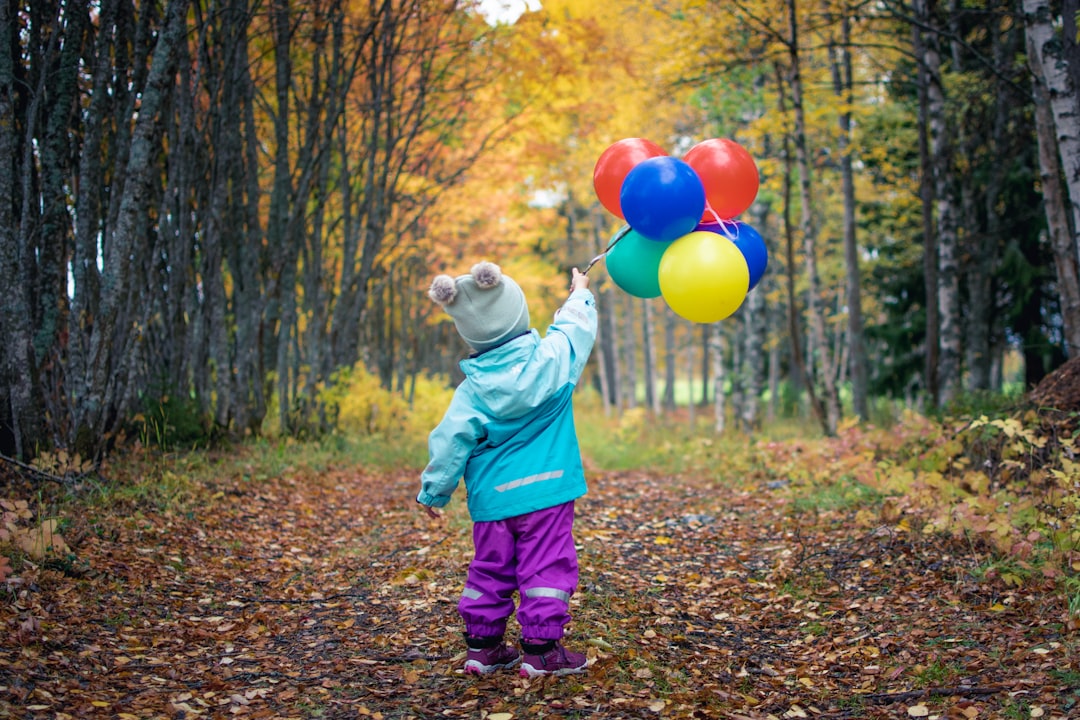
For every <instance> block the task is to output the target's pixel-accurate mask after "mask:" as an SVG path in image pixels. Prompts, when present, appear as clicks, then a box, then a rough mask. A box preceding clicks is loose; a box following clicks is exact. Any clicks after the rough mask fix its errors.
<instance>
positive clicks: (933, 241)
mask: <svg viewBox="0 0 1080 720" xmlns="http://www.w3.org/2000/svg"><path fill="white" fill-rule="evenodd" d="M912 12H913V13H914V15H915V22H914V23H912V29H911V37H912V47H913V52H914V55H915V60H916V63H917V68H918V69H917V72H916V82H917V85H918V96H919V122H918V128H919V166H920V173H919V196H920V199H921V202H922V225H923V284H924V287H925V303H926V363H925V366H924V369H923V384H924V385H925V389H926V395H927V397H928V400H929V404H930V406H931V407H937V406H938V402H939V397H940V395H939V392H938V376H939V372H938V364H939V357H940V350H939V346H940V337H941V333H940V325H941V323H940V320H939V316H940V313H939V311H938V250H937V235H936V233H935V231H934V182H933V163H932V162H931V157H930V137H929V125H930V121H929V117H930V109H929V108H930V83H931V80H930V72H929V69H928V68H927V66H926V63H925V62H924V59H925V57H926V41H925V40H924V37H925V31H924V30H923V28H924V27H926V26H927V25H928V23H929V18H928V17H927V13H928V6H927V2H926V0H915V2H913V4H912Z"/></svg>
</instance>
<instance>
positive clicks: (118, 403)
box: [72, 0, 189, 455]
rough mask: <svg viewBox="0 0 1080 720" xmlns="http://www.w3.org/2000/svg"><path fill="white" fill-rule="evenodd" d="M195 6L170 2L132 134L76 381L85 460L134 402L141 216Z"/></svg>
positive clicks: (76, 423)
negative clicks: (134, 289)
mask: <svg viewBox="0 0 1080 720" xmlns="http://www.w3.org/2000/svg"><path fill="white" fill-rule="evenodd" d="M188 2H189V0H169V3H168V6H167V7H166V10H165V21H164V25H163V27H162V28H161V32H160V33H159V34H158V37H157V45H156V46H155V48H154V51H153V56H152V60H151V63H150V69H149V74H148V76H147V80H146V85H145V88H144V90H143V92H142V94H141V97H140V105H139V110H138V114H137V118H136V120H135V125H134V130H133V131H132V133H131V139H130V145H129V147H130V150H128V151H127V152H125V153H122V155H126V158H127V163H126V167H125V168H124V170H123V173H122V174H123V176H124V183H123V190H122V191H121V195H120V198H119V202H118V203H117V208H118V209H117V215H116V221H115V224H114V225H113V226H112V229H111V231H110V232H108V233H107V236H106V238H105V239H104V240H103V241H102V245H103V247H104V248H105V258H104V269H103V272H102V280H101V291H102V293H101V300H100V307H99V308H98V310H97V312H96V314H95V317H94V318H93V324H92V329H91V332H90V336H89V338H88V341H89V352H88V357H87V360H88V362H87V364H86V367H85V368H84V370H85V372H86V373H87V375H86V377H85V378H79V379H77V382H76V383H75V384H74V387H76V388H82V389H84V390H85V393H86V394H85V395H76V396H75V397H74V398H73V402H72V406H73V415H74V422H73V426H74V429H75V432H76V437H79V438H81V439H80V440H79V441H78V442H74V441H75V438H72V440H73V445H75V447H76V449H77V450H80V452H83V453H84V454H92V455H100V453H101V451H102V450H103V449H104V443H105V442H106V439H107V437H108V435H109V434H111V432H112V431H113V430H115V429H116V428H117V427H118V426H119V423H120V422H121V421H122V419H123V417H124V414H125V412H126V410H127V408H126V407H124V406H123V404H122V401H123V400H124V398H125V397H128V396H129V395H128V392H127V391H128V388H127V387H124V386H123V382H124V379H125V378H126V372H124V369H123V368H124V366H125V364H126V362H127V360H128V358H129V357H130V355H129V353H130V351H131V343H132V342H133V341H134V340H135V337H136V334H135V328H134V327H133V324H132V323H131V322H129V320H130V318H128V317H127V315H126V313H127V312H128V311H129V309H128V308H127V307H126V301H127V300H128V297H129V296H128V290H129V288H130V286H131V285H132V284H133V283H132V277H131V272H132V259H133V258H134V257H135V256H136V255H137V254H138V255H142V252H143V251H142V249H141V248H142V235H140V230H142V229H144V225H143V217H142V216H143V215H144V214H145V213H146V208H147V198H148V196H149V186H150V183H151V173H152V171H153V170H154V168H155V164H154V163H153V162H152V156H153V154H154V152H155V146H156V144H155V135H156V133H157V131H158V127H159V122H160V114H161V109H162V107H163V105H164V104H165V102H166V101H167V99H168V94H169V89H170V85H171V83H172V81H173V76H174V65H175V59H176V48H177V46H178V44H179V43H181V42H185V41H186V39H185V35H186V31H187V8H188Z"/></svg>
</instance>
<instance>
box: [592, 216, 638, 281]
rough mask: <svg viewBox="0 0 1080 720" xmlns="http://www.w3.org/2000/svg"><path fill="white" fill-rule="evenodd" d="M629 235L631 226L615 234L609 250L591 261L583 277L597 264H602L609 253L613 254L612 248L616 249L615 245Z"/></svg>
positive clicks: (608, 247)
mask: <svg viewBox="0 0 1080 720" xmlns="http://www.w3.org/2000/svg"><path fill="white" fill-rule="evenodd" d="M629 234H630V226H629V225H626V226H624V227H623V229H622V230H620V231H619V232H617V233H616V234H615V237H614V239H613V240H612V241H611V244H610V245H608V246H607V250H604V252H602V253H600V254H599V255H597V256H596V257H594V258H593V259H592V260H590V261H589V264H588V265H586V266H585V269H584V270H582V271H581V274H582V275H588V274H589V271H590V270H592V267H593V265H595V264H596V263H598V262H600V261H601V260H603V259H604V258H605V257H607V254H608V253H609V252H611V248H613V247H615V244H616V243H617V242H619V241H620V240H622V239H623V238H624V237H626V236H627V235H629Z"/></svg>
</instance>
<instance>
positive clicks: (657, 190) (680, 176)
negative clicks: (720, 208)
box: [619, 155, 705, 242]
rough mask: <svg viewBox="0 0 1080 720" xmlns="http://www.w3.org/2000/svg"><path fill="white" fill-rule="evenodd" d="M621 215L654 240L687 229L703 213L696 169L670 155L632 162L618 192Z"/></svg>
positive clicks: (665, 239)
mask: <svg viewBox="0 0 1080 720" xmlns="http://www.w3.org/2000/svg"><path fill="white" fill-rule="evenodd" d="M619 207H620V208H621V209H622V211H623V217H624V218H625V219H626V222H627V223H629V224H630V227H632V228H633V229H634V230H636V231H637V232H638V233H640V234H641V235H643V236H644V237H646V238H648V239H649V240H655V241H657V242H671V241H672V240H675V239H676V238H680V237H682V236H683V235H686V234H687V233H689V232H692V231H693V229H694V226H695V225H697V223H698V221H699V220H701V215H702V214H703V213H704V212H705V186H704V185H703V184H702V183H701V178H699V177H698V174H697V171H696V170H694V168H692V167H690V165H688V164H687V163H686V162H684V161H682V160H679V159H678V158H673V157H671V156H670V155H662V156H660V157H652V158H648V159H647V160H642V161H641V162H639V163H638V164H637V165H635V166H634V167H633V168H632V169H631V170H630V172H629V173H627V175H626V179H624V180H623V184H622V191H621V192H620V193H619Z"/></svg>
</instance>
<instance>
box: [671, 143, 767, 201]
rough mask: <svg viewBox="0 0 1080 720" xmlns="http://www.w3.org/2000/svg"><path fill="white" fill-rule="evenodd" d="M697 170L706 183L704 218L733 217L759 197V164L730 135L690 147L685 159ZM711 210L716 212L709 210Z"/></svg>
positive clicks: (703, 183)
mask: <svg viewBox="0 0 1080 720" xmlns="http://www.w3.org/2000/svg"><path fill="white" fill-rule="evenodd" d="M683 159H684V160H685V161H686V163H687V164H688V165H689V166H690V167H692V168H694V170H696V171H697V174H698V177H700V178H701V183H702V185H704V186H705V214H704V215H702V216H701V219H702V220H703V221H708V222H716V218H715V217H713V212H715V213H716V216H717V217H719V218H720V219H721V220H730V219H731V218H733V217H735V216H736V215H738V214H739V213H741V212H743V211H745V210H746V209H747V208H748V207H750V205H751V204H752V203H753V202H754V198H756V197H757V192H758V183H759V182H760V180H759V178H758V169H757V164H756V163H755V162H754V158H752V157H750V153H748V152H747V151H746V148H744V147H743V146H742V145H739V144H738V143H737V142H735V141H734V140H728V139H727V138H713V139H711V140H705V141H703V142H700V143H698V144H697V145H695V146H694V147H692V148H690V150H689V152H687V153H686V156H685V157H684V158H683ZM710 209H711V210H712V212H709V211H710Z"/></svg>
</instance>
